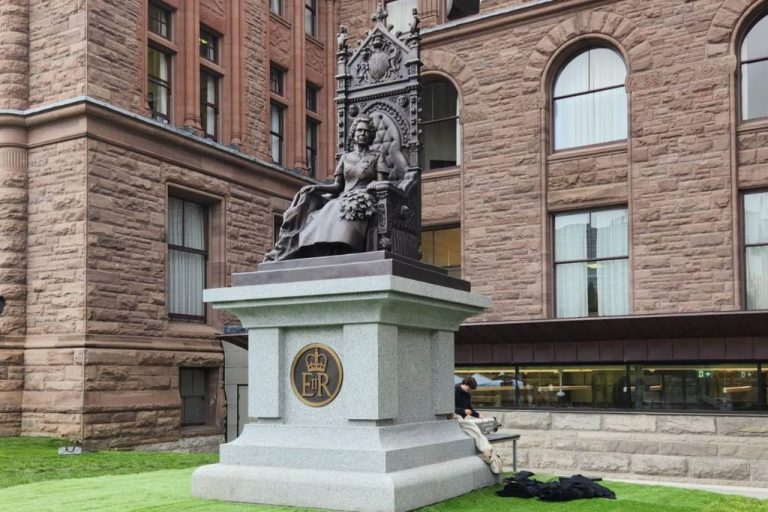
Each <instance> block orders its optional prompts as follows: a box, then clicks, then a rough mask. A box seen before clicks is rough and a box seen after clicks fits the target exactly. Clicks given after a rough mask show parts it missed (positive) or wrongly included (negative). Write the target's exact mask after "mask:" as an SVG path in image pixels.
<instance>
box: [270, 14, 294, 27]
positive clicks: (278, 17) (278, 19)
mask: <svg viewBox="0 0 768 512" xmlns="http://www.w3.org/2000/svg"><path fill="white" fill-rule="evenodd" d="M269 17H270V18H271V19H272V21H274V22H276V23H279V24H280V25H283V26H285V28H287V29H290V28H291V22H290V21H288V20H287V19H285V18H283V16H282V15H280V14H277V13H275V12H272V11H269Z"/></svg>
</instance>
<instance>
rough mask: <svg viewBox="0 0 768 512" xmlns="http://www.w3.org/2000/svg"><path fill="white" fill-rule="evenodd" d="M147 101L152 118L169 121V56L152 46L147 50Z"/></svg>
mask: <svg viewBox="0 0 768 512" xmlns="http://www.w3.org/2000/svg"><path fill="white" fill-rule="evenodd" d="M147 103H148V105H149V109H150V111H151V113H152V117H153V118H154V119H157V120H159V121H162V122H164V123H169V122H170V115H171V112H170V111H171V56H170V54H168V53H166V52H164V51H162V50H160V49H158V48H155V47H154V46H150V47H149V48H148V50H147Z"/></svg>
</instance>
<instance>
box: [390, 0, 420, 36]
mask: <svg viewBox="0 0 768 512" xmlns="http://www.w3.org/2000/svg"><path fill="white" fill-rule="evenodd" d="M416 7H418V1H417V0H395V1H394V2H387V14H389V16H388V17H387V23H389V24H390V25H393V26H394V28H393V29H392V30H394V31H395V32H397V31H398V30H399V31H400V32H407V31H408V30H409V28H408V27H409V25H410V23H411V19H412V17H413V14H412V12H413V9H414V8H416Z"/></svg>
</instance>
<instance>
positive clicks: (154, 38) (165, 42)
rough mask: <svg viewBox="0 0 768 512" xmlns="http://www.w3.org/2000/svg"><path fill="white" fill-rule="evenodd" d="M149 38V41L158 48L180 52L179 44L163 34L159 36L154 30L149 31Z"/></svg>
mask: <svg viewBox="0 0 768 512" xmlns="http://www.w3.org/2000/svg"><path fill="white" fill-rule="evenodd" d="M147 39H148V40H149V43H150V44H151V45H154V46H155V47H156V48H158V49H161V51H165V52H171V53H179V48H178V46H176V44H174V42H173V41H171V40H170V39H166V38H164V37H163V36H159V35H157V34H155V33H154V32H148V33H147Z"/></svg>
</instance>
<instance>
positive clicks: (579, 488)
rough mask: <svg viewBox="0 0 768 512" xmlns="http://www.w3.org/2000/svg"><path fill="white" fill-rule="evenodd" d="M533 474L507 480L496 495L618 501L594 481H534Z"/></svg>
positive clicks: (564, 499)
mask: <svg viewBox="0 0 768 512" xmlns="http://www.w3.org/2000/svg"><path fill="white" fill-rule="evenodd" d="M532 476H533V473H531V472H530V471H521V472H520V473H518V474H516V475H515V476H513V477H512V478H507V479H506V480H505V481H504V482H505V484H506V485H504V488H503V489H502V490H500V491H498V492H497V493H496V494H497V495H498V496H501V497H503V498H508V497H514V498H533V497H537V498H539V499H540V500H542V501H571V500H580V499H587V498H607V499H610V500H615V499H616V494H615V493H614V492H613V491H611V490H610V489H607V488H605V487H603V486H602V485H599V484H598V483H596V482H595V481H594V480H592V479H590V478H587V477H585V476H581V475H574V476H571V477H568V478H564V477H561V478H559V479H558V480H556V481H554V482H539V481H538V480H532V479H531V477H532Z"/></svg>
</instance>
